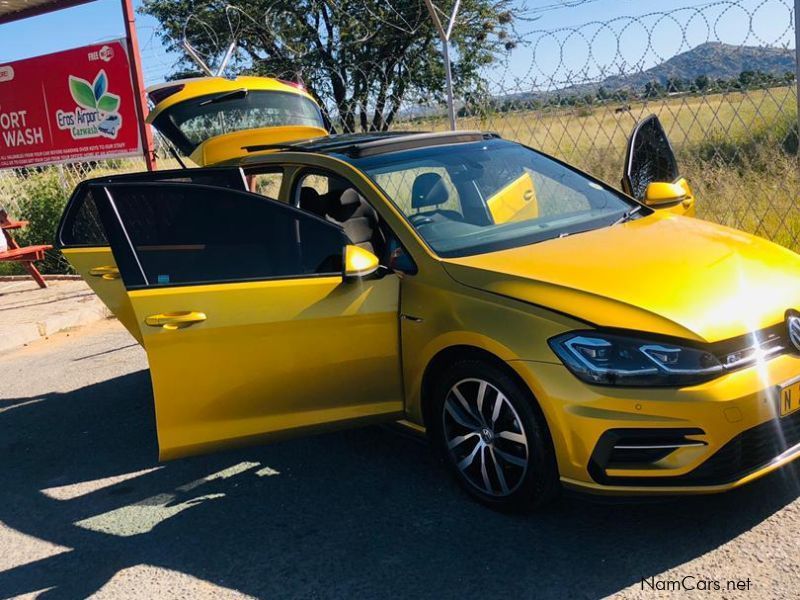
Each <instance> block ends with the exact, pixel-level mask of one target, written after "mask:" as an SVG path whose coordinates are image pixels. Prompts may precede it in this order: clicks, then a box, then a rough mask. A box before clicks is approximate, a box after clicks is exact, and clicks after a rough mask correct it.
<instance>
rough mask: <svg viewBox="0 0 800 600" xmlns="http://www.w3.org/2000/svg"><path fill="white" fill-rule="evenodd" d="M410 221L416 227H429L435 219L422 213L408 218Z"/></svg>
mask: <svg viewBox="0 0 800 600" xmlns="http://www.w3.org/2000/svg"><path fill="white" fill-rule="evenodd" d="M408 220H409V221H411V224H412V225H414V227H418V226H419V225H429V224H430V223H433V219H431V218H430V217H429V216H428V215H425V214H420V213H417V214H415V215H411V216H410V217H409V218H408Z"/></svg>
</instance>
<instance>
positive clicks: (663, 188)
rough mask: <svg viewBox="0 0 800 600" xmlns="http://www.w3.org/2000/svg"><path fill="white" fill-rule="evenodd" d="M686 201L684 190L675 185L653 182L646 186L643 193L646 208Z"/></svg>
mask: <svg viewBox="0 0 800 600" xmlns="http://www.w3.org/2000/svg"><path fill="white" fill-rule="evenodd" d="M685 199H686V190H685V189H683V186H681V185H680V184H677V183H664V182H662V181H654V182H653V183H650V184H648V185H647V189H646V190H645V193H644V203H645V204H646V205H647V206H652V207H658V206H663V205H664V204H675V203H676V202H681V201H683V200H685Z"/></svg>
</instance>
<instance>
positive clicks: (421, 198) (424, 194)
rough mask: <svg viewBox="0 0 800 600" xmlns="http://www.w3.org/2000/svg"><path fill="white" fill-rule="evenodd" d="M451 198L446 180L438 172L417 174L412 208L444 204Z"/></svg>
mask: <svg viewBox="0 0 800 600" xmlns="http://www.w3.org/2000/svg"><path fill="white" fill-rule="evenodd" d="M449 198H450V194H449V193H448V192H447V188H446V187H445V186H444V180H443V179H442V176H441V175H439V174H438V173H422V174H421V175H417V178H416V179H415V180H414V185H413V186H412V187H411V208H425V207H428V206H437V205H439V204H444V203H445V202H447V200H448V199H449Z"/></svg>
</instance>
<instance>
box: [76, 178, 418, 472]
mask: <svg viewBox="0 0 800 600" xmlns="http://www.w3.org/2000/svg"><path fill="white" fill-rule="evenodd" d="M89 188H90V192H91V195H92V197H93V198H94V200H95V205H96V208H97V213H98V215H99V217H100V220H101V222H102V225H103V227H104V229H105V233H106V237H107V239H108V241H109V244H110V247H111V250H112V252H113V255H114V259H115V262H116V265H117V266H118V268H119V274H120V276H121V281H122V283H123V284H124V286H125V294H126V297H127V299H128V301H129V303H130V307H131V310H132V312H133V316H134V318H135V320H136V323H137V324H138V326H139V328H140V330H141V336H142V340H143V345H144V348H145V350H146V351H147V357H148V361H149V363H150V373H151V377H152V382H153V395H154V399H155V408H156V424H157V428H158V441H159V449H160V456H161V458H162V459H165V458H173V457H178V456H184V455H188V454H194V453H199V452H203V451H208V450H213V449H216V448H219V447H224V446H227V445H231V444H241V443H247V442H253V441H256V440H259V439H260V438H262V437H263V436H265V435H269V434H277V433H284V432H301V431H306V430H313V429H319V428H328V427H332V426H342V425H345V424H351V423H355V422H371V421H382V420H395V419H397V418H399V417H400V416H401V415H402V413H403V398H402V386H401V371H400V355H399V348H400V343H399V318H398V310H399V279H398V277H397V275H395V274H390V275H385V276H383V277H377V278H372V279H358V280H355V281H347V280H345V278H344V277H343V264H342V263H343V258H342V255H343V252H344V249H345V247H346V245H347V244H349V241H348V239H347V238H346V236H345V234H344V232H343V231H342V229H341V227H339V226H337V225H334V224H332V223H329V222H327V221H324V220H322V219H320V218H318V217H316V216H315V215H312V214H310V213H307V212H304V211H301V210H299V209H297V208H294V207H292V206H289V205H286V204H283V203H280V202H277V201H274V200H270V199H268V198H265V197H263V196H260V195H256V194H251V193H247V192H242V191H236V190H230V189H221V188H218V187H210V186H202V185H193V184H180V183H102V182H100V183H93V184H91V185H89Z"/></svg>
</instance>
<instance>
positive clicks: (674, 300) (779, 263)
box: [444, 213, 800, 342]
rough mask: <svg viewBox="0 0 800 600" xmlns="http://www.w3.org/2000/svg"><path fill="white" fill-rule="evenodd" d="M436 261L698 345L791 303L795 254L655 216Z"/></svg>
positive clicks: (502, 287) (583, 316)
mask: <svg viewBox="0 0 800 600" xmlns="http://www.w3.org/2000/svg"><path fill="white" fill-rule="evenodd" d="M444 264H445V268H446V270H447V272H448V273H449V274H450V275H451V276H452V277H453V278H454V279H455V280H456V281H459V282H460V283H462V284H464V285H467V286H470V287H473V288H478V289H482V290H486V291H488V292H492V293H496V294H500V295H503V296H507V297H511V298H515V299H518V300H522V301H524V302H530V303H533V304H536V305H539V306H544V307H546V308H549V309H552V310H555V311H559V312H562V313H566V314H568V315H570V316H573V317H576V318H578V319H580V320H584V321H587V322H589V323H591V324H593V325H596V326H602V327H619V328H625V329H634V330H639V331H649V332H653V333H659V334H664V335H672V336H678V337H683V338H688V339H694V340H697V341H705V342H714V341H718V340H723V339H728V338H731V337H735V336H738V335H744V334H746V333H748V332H750V331H754V330H757V329H761V328H763V327H767V326H770V325H774V324H775V323H778V322H780V321H782V320H783V319H784V318H785V313H786V311H787V310H788V309H800V256H798V255H797V254H795V253H794V252H791V251H789V250H787V249H785V248H782V247H780V246H778V245H776V244H773V243H771V242H768V241H766V240H763V239H761V238H758V237H755V236H752V235H749V234H746V233H743V232H740V231H736V230H734V229H729V228H727V227H722V226H720V225H715V224H712V223H709V222H706V221H702V220H699V219H692V218H688V217H679V216H673V215H664V214H659V213H656V214H653V215H650V216H648V217H644V218H641V219H637V220H635V221H630V222H628V223H625V224H621V225H615V226H612V227H606V228H603V229H597V230H594V231H590V232H586V233H581V234H574V235H571V236H568V237H564V238H559V239H554V240H549V241H546V242H541V243H538V244H533V245H530V246H523V247H520V248H513V249H510V250H503V251H498V252H492V253H488V254H481V255H476V256H469V257H465V258H455V259H446V261H445V263H444Z"/></svg>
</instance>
